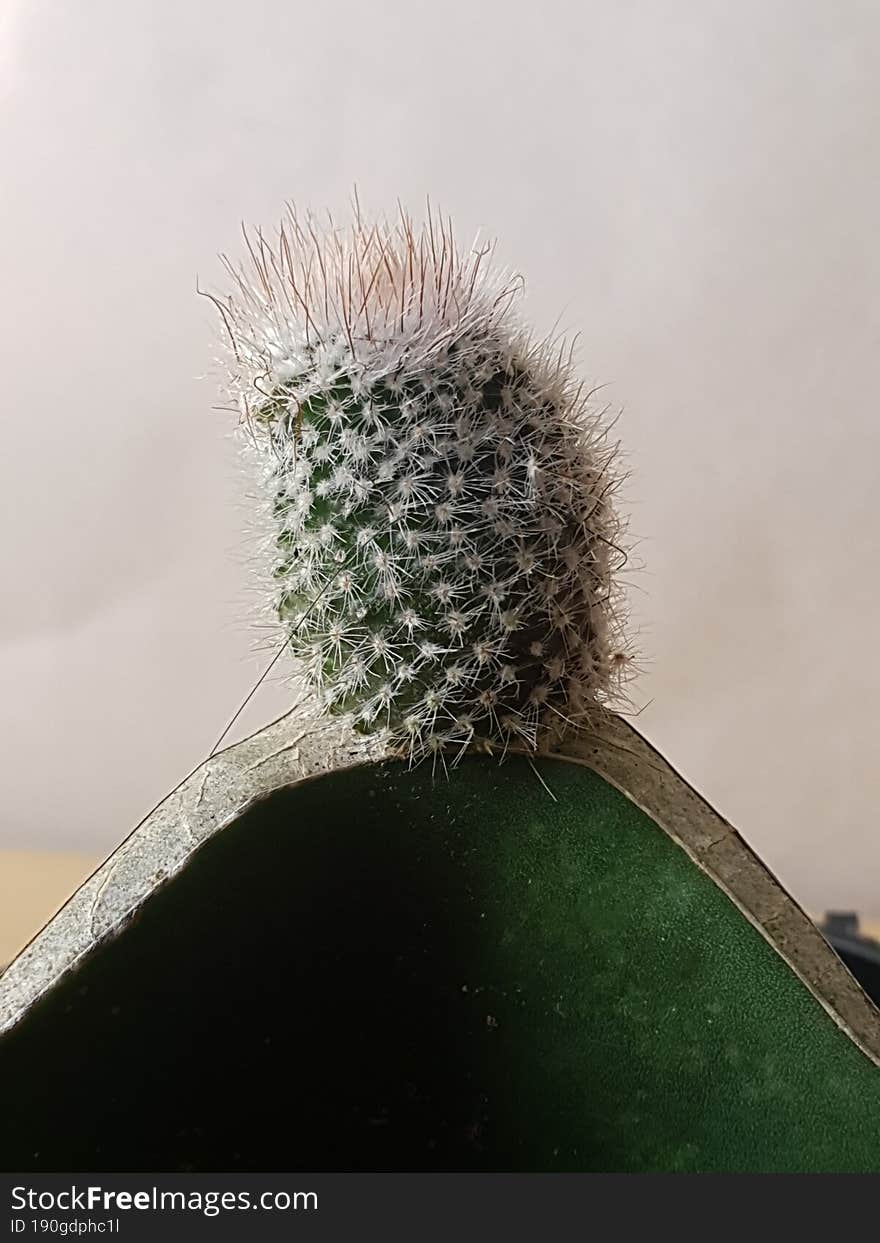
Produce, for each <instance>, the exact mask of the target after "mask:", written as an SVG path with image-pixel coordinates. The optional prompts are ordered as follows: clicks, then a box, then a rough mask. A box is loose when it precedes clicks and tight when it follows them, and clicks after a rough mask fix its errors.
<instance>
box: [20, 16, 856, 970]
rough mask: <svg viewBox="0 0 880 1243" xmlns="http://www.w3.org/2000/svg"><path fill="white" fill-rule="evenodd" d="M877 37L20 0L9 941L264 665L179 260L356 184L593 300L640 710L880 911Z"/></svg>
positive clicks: (212, 389) (225, 457)
mask: <svg viewBox="0 0 880 1243" xmlns="http://www.w3.org/2000/svg"><path fill="white" fill-rule="evenodd" d="M878 57H880V9H878V8H877V6H876V5H875V4H873V3H871V2H869V0H864V2H861V0H838V2H837V3H831V2H830V0H739V2H738V3H736V4H732V3H730V2H729V0H723V2H722V0H661V2H659V3H657V2H654V0H543V2H542V3H541V4H532V3H524V2H522V0H520V3H515V4H514V3H510V0H478V2H477V3H474V2H473V0H470V2H468V3H464V2H463V0H444V3H443V4H441V5H438V4H437V3H436V2H435V0H432V2H431V3H422V2H421V0H405V2H404V0H383V3H382V4H380V5H364V4H360V3H355V0H336V2H335V3H325V4H322V5H318V4H314V5H311V6H307V5H305V4H303V3H302V2H301V0H248V2H247V3H245V4H243V3H240V2H234V0H184V2H181V0H126V3H124V4H120V3H118V0H78V2H77V3H76V4H71V3H69V2H68V0H0V108H2V126H0V166H2V168H3V170H4V175H3V178H2V185H0V204H2V225H3V227H2V230H0V273H2V289H3V294H2V300H0V350H2V363H3V369H2V375H3V392H2V398H0V401H2V406H3V416H4V437H3V450H2V454H0V507H2V522H0V543H2V564H3V567H4V577H5V585H6V589H5V591H3V593H2V603H0V688H2V691H0V757H2V765H0V771H2V782H3V796H4V797H3V814H2V818H0V964H2V962H4V961H7V960H8V959H9V957H11V955H12V953H13V952H14V950H15V949H16V948H17V947H18V946H19V945H20V944H22V943H23V942H24V941H25V940H26V939H27V937H28V936H30V935H31V934H32V933H33V932H34V931H36V930H37V928H38V927H39V926H40V925H41V924H42V923H43V922H45V919H46V918H47V917H48V916H49V915H50V914H51V913H52V911H53V910H54V909H55V908H56V907H57V906H58V905H59V903H60V902H61V901H63V899H64V898H65V897H66V896H67V894H68V893H69V892H70V891H71V889H72V888H74V887H75V885H76V884H77V883H78V881H79V880H80V879H81V878H83V877H84V876H85V875H86V874H87V873H88V872H89V871H90V870H91V869H92V867H94V865H95V864H96V863H97V862H98V861H99V860H100V859H101V858H102V857H103V856H104V855H105V854H106V853H108V852H109V851H110V850H111V849H112V848H113V846H114V845H115V844H116V843H118V842H119V841H120V839H121V838H122V837H123V836H125V835H126V834H127V833H128V832H129V830H130V829H131V828H132V827H133V826H134V825H135V823H136V822H138V821H139V820H140V819H141V818H142V817H143V816H144V814H145V813H146V812H147V811H149V809H150V808H151V807H152V806H153V805H154V804H155V803H156V802H157V801H158V800H159V799H160V798H161V797H162V796H163V795H164V794H165V793H167V792H168V791H169V790H170V789H171V788H172V787H173V786H174V785H175V784H176V783H177V782H178V781H179V780H181V778H182V777H183V776H185V774H186V773H188V772H189V771H190V769H192V768H193V767H194V766H195V765H196V764H197V763H198V762H199V761H200V760H201V759H202V758H203V757H204V756H205V755H206V754H207V752H208V751H209V750H210V748H211V746H212V745H213V743H214V741H215V739H216V738H217V736H218V734H219V733H220V730H221V729H222V728H223V725H224V724H225V722H226V721H227V720H228V718H229V717H230V715H231V714H232V712H233V711H234V709H235V708H236V706H237V705H238V703H239V702H240V701H241V700H242V699H243V698H244V696H245V695H246V694H247V692H248V690H249V689H250V688H251V686H252V685H253V683H254V681H255V680H256V678H257V677H258V676H259V674H260V672H261V671H262V669H263V668H264V666H265V664H266V662H267V659H268V657H267V655H266V654H265V652H263V651H259V650H255V649H256V648H257V647H258V645H259V641H260V639H261V632H259V631H258V630H256V629H255V628H254V625H253V623H252V622H251V620H250V617H249V611H250V609H251V604H250V601H249V593H248V589H247V584H248V581H249V561H250V557H249V549H248V543H247V535H246V529H247V528H246V498H245V495H244V493H245V487H244V484H243V481H242V476H241V474H240V472H239V469H238V463H237V456H236V447H235V444H234V443H233V441H232V440H231V438H230V432H231V424H230V416H229V415H227V414H225V413H222V412H218V411H216V410H214V409H212V406H214V405H216V404H217V401H218V399H217V394H216V385H215V381H214V380H213V379H212V378H211V377H210V376H209V375H207V373H208V372H209V371H210V370H211V367H212V362H211V356H212V351H213V341H214V336H215V332H216V325H215V323H214V318H213V315H212V313H211V308H210V306H209V304H208V303H207V302H206V301H205V300H204V299H200V298H198V297H197V296H196V291H195V290H196V277H197V275H198V278H199V280H200V282H201V283H202V285H203V286H205V285H207V286H208V287H214V288H217V289H220V290H222V289H223V288H224V285H223V280H222V271H221V269H220V266H219V264H218V262H217V258H216V255H217V252H219V251H223V250H227V251H230V252H232V253H233V254H236V253H238V251H239V249H240V234H239V227H240V222H241V221H242V220H244V221H247V222H249V223H252V224H262V225H263V226H265V227H266V228H271V227H273V226H274V224H275V222H276V221H277V219H278V217H279V216H280V213H281V210H282V206H283V203H284V201H285V200H286V199H290V198H294V199H296V201H297V202H298V203H299V204H300V205H302V206H307V205H311V206H313V207H316V208H318V209H320V208H323V207H325V206H329V207H331V208H333V209H334V210H335V211H337V212H340V213H342V214H344V211H345V208H346V204H347V203H348V201H349V199H350V195H351V190H352V187H353V185H354V184H355V183H356V184H357V186H358V190H359V193H360V198H361V202H362V204H363V205H364V207H365V209H367V210H370V209H380V210H381V209H384V208H391V209H393V208H394V204H395V201H396V200H397V198H398V197H399V198H400V199H401V200H402V201H403V202H404V203H405V204H406V205H407V206H409V207H410V208H412V209H413V210H415V211H416V212H418V211H419V209H420V206H421V204H422V203H423V202H424V199H425V196H426V195H428V194H430V196H431V198H432V200H433V201H435V202H436V203H438V204H439V205H440V206H441V207H442V208H443V209H445V210H447V211H449V212H450V213H451V214H452V215H453V217H454V218H455V220H456V222H457V226H458V232H459V236H460V238H461V239H462V240H463V241H464V242H465V243H467V242H469V241H470V240H471V238H472V237H473V235H474V234H475V233H476V231H477V230H478V229H479V230H482V231H483V232H484V233H486V234H488V235H489V236H497V238H498V239H499V255H500V258H501V259H502V260H503V261H504V262H507V263H509V264H511V265H513V266H515V267H516V268H518V269H519V270H521V271H522V272H523V273H524V275H525V278H526V282H527V297H528V312H529V314H530V315H531V317H532V319H533V320H534V322H535V325H536V327H537V328H539V329H542V330H548V329H549V328H551V327H552V326H553V324H554V323H555V322H556V321H557V319H559V323H560V326H561V327H562V328H563V329H565V330H567V331H571V332H580V334H581V336H580V347H579V348H580V359H581V366H582V371H583V374H584V376H585V378H587V379H588V380H591V381H594V382H597V383H607V384H608V385H609V387H608V388H607V389H606V390H605V392H606V396H607V397H608V400H610V401H611V402H612V403H613V404H614V406H616V407H621V408H622V410H623V413H622V416H621V419H620V422H619V424H618V429H619V433H620V435H621V437H622V439H623V442H624V445H625V447H626V450H627V453H628V465H629V467H630V469H631V470H632V472H633V476H632V479H631V481H630V483H629V485H628V489H627V493H626V504H627V506H628V508H629V510H630V512H631V515H632V531H633V534H634V535H635V536H636V537H637V538H638V539H639V540H640V545H639V548H638V558H639V560H640V561H642V562H644V565H645V568H644V569H643V570H640V571H639V572H638V573H637V574H636V575H635V576H634V584H635V585H634V589H633V591H632V595H631V601H632V609H633V615H634V621H635V624H636V627H637V628H638V630H639V631H640V639H639V642H640V645H641V648H642V650H643V651H644V653H645V661H644V665H645V671H644V673H643V675H642V677H641V679H640V681H639V683H638V684H637V685H636V687H635V697H636V707H638V708H641V709H642V711H641V714H640V715H639V717H638V720H637V724H638V725H639V727H640V728H641V729H642V730H643V732H644V733H645V734H646V735H647V736H648V737H649V738H650V739H651V741H652V742H653V743H654V744H655V745H657V746H658V747H659V748H660V749H661V750H662V751H663V752H664V753H665V754H666V755H667V757H668V758H669V759H670V760H671V762H672V763H673V764H674V765H675V766H676V767H678V768H679V769H680V770H681V771H682V772H683V773H684V775H685V776H686V777H687V778H689V779H690V780H691V781H692V782H693V783H694V784H695V785H696V786H697V787H698V789H699V790H700V791H701V792H702V793H704V794H705V795H706V796H707V797H708V798H709V799H710V800H711V801H712V802H713V803H714V804H715V805H716V806H717V807H718V808H719V810H720V811H721V812H722V813H723V814H724V815H726V816H727V817H728V818H730V819H731V820H732V821H733V822H734V823H735V824H736V825H737V826H738V827H739V828H740V830H741V831H742V833H743V834H744V836H745V837H746V838H747V840H748V841H749V842H750V843H751V845H752V846H753V847H754V848H755V849H756V850H757V851H758V852H759V853H760V854H761V855H762V856H763V858H764V859H765V860H766V861H767V863H768V864H769V865H770V866H771V867H772V868H773V869H774V870H775V871H776V872H777V873H778V874H779V876H780V878H781V880H782V881H783V883H784V884H785V885H786V886H787V887H788V888H789V889H790V890H791V891H792V892H793V893H794V895H795V896H796V897H797V898H798V899H799V900H800V901H801V903H802V904H804V905H805V906H806V907H807V908H808V909H809V910H810V911H812V912H814V913H816V914H820V913H821V912H822V911H824V910H825V909H827V908H830V907H839V908H844V909H847V908H850V909H856V910H859V911H860V912H861V913H862V915H863V917H864V918H865V919H866V920H869V921H870V919H871V918H872V917H876V916H877V915H880V885H878V864H880V833H878V831H877V828H876V825H875V819H874V817H875V799H876V797H877V794H878V788H880V766H878V763H877V734H878V728H877V727H878V722H880V697H878V695H877V690H878V683H880V666H878V665H877V664H875V663H874V661H873V656H872V652H873V647H872V644H873V640H872V638H871V636H872V635H874V634H876V633H877V632H878V629H880V567H878V564H877V561H878V558H877V555H876V546H877V538H878V533H880V489H878V462H880V419H878V416H877V409H876V407H877V393H878V390H880V361H878V360H880V352H878V337H880V242H878V234H877V221H878V219H880V127H878V124H877V116H878V106H880V90H878V85H877V72H876V69H877V64H878ZM560 317H561V318H560ZM206 376H207V378H206ZM284 705H285V692H284V686H283V683H282V682H281V681H279V680H278V679H275V680H270V681H269V682H267V684H266V686H265V687H264V688H263V690H262V691H261V692H260V694H259V695H258V696H257V697H256V698H255V700H254V701H253V703H252V705H251V706H250V708H249V710H248V712H247V713H246V714H245V715H244V716H243V717H242V718H241V720H240V722H239V724H238V726H237V728H236V731H235V732H234V733H233V735H231V738H232V739H234V738H235V737H240V736H243V735H244V734H245V733H247V732H250V731H251V730H252V729H254V728H255V727H257V726H259V725H260V724H262V723H263V722H265V721H268V720H270V719H272V718H273V717H274V716H276V715H277V714H278V713H279V711H280V710H282V709H283V707H284Z"/></svg>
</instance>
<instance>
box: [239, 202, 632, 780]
mask: <svg viewBox="0 0 880 1243" xmlns="http://www.w3.org/2000/svg"><path fill="white" fill-rule="evenodd" d="M248 251H249V260H248V261H247V262H246V263H245V264H244V265H233V264H231V263H229V262H228V261H226V262H227V268H228V270H229V272H230V274H231V275H232V276H233V278H234V286H233V292H232V293H231V294H230V295H229V296H228V297H226V298H223V299H215V301H216V305H217V306H218V308H219V309H220V311H221V314H222V317H223V323H224V326H225V336H226V339H227V343H228V346H229V360H230V364H231V365H230V368H229V370H230V381H229V388H230V389H231V391H232V392H233V393H234V395H235V397H236V399H237V401H238V404H239V409H240V410H241V414H242V427H243V428H244V430H245V431H246V432H247V434H248V439H249V443H250V444H251V446H252V447H253V448H254V449H256V451H257V453H258V454H259V456H260V459H261V461H262V463H263V475H264V479H265V483H266V488H267V498H268V499H269V501H270V504H271V507H272V520H273V525H274V539H275V548H276V553H275V565H274V572H273V573H274V584H275V607H276V610H277V614H278V617H279V618H280V619H281V621H282V622H283V623H284V625H285V627H286V628H287V632H288V635H289V646H290V649H291V651H292V652H293V654H294V656H295V657H296V658H297V662H298V664H299V668H300V670H301V672H302V674H303V675H304V677H305V678H306V680H307V682H308V683H309V684H310V686H311V688H312V689H313V691H314V693H315V694H316V695H317V696H319V697H320V700H321V702H322V704H323V705H324V708H325V710H326V711H327V712H328V713H331V714H334V715H342V716H344V717H347V718H348V719H350V720H351V722H352V723H353V724H354V725H355V727H356V728H357V729H358V731H360V732H361V733H363V734H366V735H368V736H371V737H374V736H376V737H378V736H381V737H382V738H383V739H384V740H386V742H387V743H388V745H389V746H391V747H393V748H395V749H397V750H402V751H404V752H405V753H406V754H408V755H409V756H411V757H412V758H415V759H417V758H420V757H422V756H424V755H426V754H428V753H431V752H437V751H439V750H441V749H445V748H449V747H452V748H461V749H463V748H465V747H467V746H468V745H471V744H475V745H480V744H483V745H491V746H499V747H505V746H511V745H517V746H520V747H526V748H529V749H533V748H536V747H539V746H541V745H542V744H543V743H544V742H546V741H547V740H548V739H553V738H557V737H558V736H560V735H561V734H563V733H564V732H566V731H567V730H576V729H580V728H583V727H584V726H585V725H586V724H587V723H588V722H589V719H590V715H591V713H592V712H593V711H594V710H595V709H596V708H597V706H600V705H603V704H605V703H607V702H608V701H609V700H610V699H612V697H613V696H614V694H615V692H616V690H617V689H618V688H619V685H620V683H621V679H622V677H623V675H624V672H625V669H626V663H627V659H628V654H627V650H626V646H625V641H624V637H623V634H622V623H621V613H620V594H619V591H618V589H617V586H616V580H615V572H616V570H617V569H618V568H619V566H620V565H621V564H622V561H623V560H624V559H625V553H624V552H623V550H622V548H621V543H620V538H621V534H622V528H621V523H620V521H619V519H618V517H617V516H616V513H615V511H614V508H613V506H612V496H613V493H614V490H615V487H616V486H617V484H618V482H619V475H618V473H617V471H616V467H615V448H614V446H613V445H611V444H609V440H608V426H607V423H606V421H605V419H604V412H602V411H597V410H595V409H594V408H593V406H592V404H591V398H590V395H589V394H584V392H583V386H582V385H581V384H579V383H578V381H577V379H576V377H575V376H574V375H573V371H572V365H571V358H570V354H569V353H568V352H566V350H565V348H564V347H562V346H560V345H559V344H558V343H554V342H552V341H542V342H539V343H536V342H534V341H532V340H531V339H530V338H529V336H528V334H527V332H526V331H525V330H524V328H523V327H522V326H521V324H520V322H519V320H518V318H517V313H516V305H515V304H516V300H517V297H518V296H519V292H520V284H519V282H518V281H517V280H516V279H510V278H506V277H505V276H503V275H502V274H499V273H498V272H497V271H495V270H494V269H493V267H492V264H491V262H490V252H489V250H488V248H479V249H477V248H475V249H474V250H472V251H470V252H467V253H462V252H460V251H459V250H458V249H457V248H456V246H455V243H454V241H453V237H452V233H451V228H450V226H449V224H448V222H447V221H445V220H443V219H438V218H436V217H434V216H433V215H432V214H431V213H429V215H428V218H427V220H426V222H425V224H424V225H423V226H421V227H416V225H415V224H414V223H413V221H412V220H411V219H410V218H409V217H408V216H407V215H406V214H404V213H401V215H400V217H399V218H398V219H397V220H394V221H391V222H389V221H385V220H379V221H377V222H376V223H372V224H367V223H365V222H364V221H363V220H362V219H361V218H360V215H359V213H358V214H357V216H356V218H355V220H354V223H353V225H352V226H351V227H350V228H349V229H345V230H342V229H337V228H335V227H334V226H333V225H332V223H331V224H330V225H328V226H327V227H323V228H319V227H318V226H317V225H316V222H315V220H314V219H313V218H312V217H311V216H307V217H304V218H301V217H299V216H297V214H296V213H295V212H294V211H293V210H291V211H290V213H289V215H288V216H287V218H286V219H285V220H284V222H283V223H282V225H281V228H280V230H279V232H278V234H277V235H276V237H275V238H274V239H272V240H271V241H268V240H267V239H266V238H265V237H263V235H262V234H258V235H257V237H256V239H255V240H254V239H248Z"/></svg>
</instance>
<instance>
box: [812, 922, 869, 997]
mask: <svg viewBox="0 0 880 1243" xmlns="http://www.w3.org/2000/svg"><path fill="white" fill-rule="evenodd" d="M819 927H820V928H821V930H822V933H823V935H824V936H825V939H826V940H827V941H828V943H829V944H830V945H831V947H832V949H833V950H834V951H835V953H837V954H839V955H840V957H841V958H842V959H843V961H844V962H845V963H846V965H847V967H848V968H849V970H850V971H851V972H852V973H853V975H854V976H855V977H856V979H857V980H858V982H859V983H860V984H861V986H862V988H863V989H864V990H865V992H866V993H867V994H868V996H869V997H870V998H871V1000H872V1001H873V1002H874V1004H875V1005H880V941H875V940H874V939H873V938H872V937H865V936H862V934H861V931H860V928H859V917H858V915H857V914H856V912H855V911H828V912H827V913H826V915H825V921H824V923H822V924H820V925H819Z"/></svg>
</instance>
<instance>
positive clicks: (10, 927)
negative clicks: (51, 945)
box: [0, 850, 100, 968]
mask: <svg viewBox="0 0 880 1243" xmlns="http://www.w3.org/2000/svg"><path fill="white" fill-rule="evenodd" d="M99 863H100V860H99V859H95V858H93V857H92V856H90V855H79V854H58V853H55V852H54V851H37V850H0V968H2V967H4V966H5V965H6V963H8V962H10V961H11V960H12V959H13V958H14V957H15V955H16V954H17V953H18V951H19V950H20V949H23V947H24V946H25V945H26V944H27V943H28V941H29V940H30V939H31V937H32V936H33V935H34V934H35V933H37V932H39V931H40V929H41V928H42V927H43V925H44V924H45V923H47V922H48V921H49V920H50V919H51V918H52V916H53V915H54V914H55V912H56V911H57V910H58V909H59V907H61V906H63V905H64V903H65V902H66V901H67V899H68V898H69V897H70V895H71V894H72V893H73V892H74V891H75V890H76V889H78V888H79V886H80V885H81V884H82V882H83V881H84V880H85V879H86V877H87V876H89V875H90V874H91V873H92V872H93V871H94V870H95V868H96V867H97V866H98V864H99Z"/></svg>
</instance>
